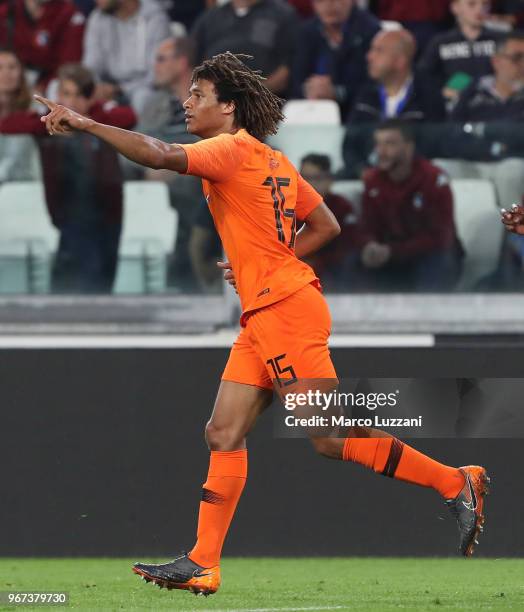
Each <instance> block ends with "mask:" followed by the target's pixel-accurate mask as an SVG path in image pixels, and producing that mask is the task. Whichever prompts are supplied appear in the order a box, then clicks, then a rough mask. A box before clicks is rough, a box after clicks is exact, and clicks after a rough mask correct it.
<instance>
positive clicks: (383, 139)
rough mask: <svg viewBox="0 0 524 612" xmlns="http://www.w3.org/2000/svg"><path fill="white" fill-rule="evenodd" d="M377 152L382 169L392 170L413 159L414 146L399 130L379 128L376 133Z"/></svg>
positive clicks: (379, 165)
mask: <svg viewBox="0 0 524 612" xmlns="http://www.w3.org/2000/svg"><path fill="white" fill-rule="evenodd" d="M375 153H376V154H377V166H378V167H379V168H380V170H383V171H384V172H391V171H393V170H395V169H396V168H397V167H399V166H402V165H404V164H406V163H408V162H410V161H411V160H412V158H413V154H414V147H413V143H411V142H408V141H406V140H404V137H403V135H402V133H401V132H400V131H399V130H379V131H377V132H376V133H375Z"/></svg>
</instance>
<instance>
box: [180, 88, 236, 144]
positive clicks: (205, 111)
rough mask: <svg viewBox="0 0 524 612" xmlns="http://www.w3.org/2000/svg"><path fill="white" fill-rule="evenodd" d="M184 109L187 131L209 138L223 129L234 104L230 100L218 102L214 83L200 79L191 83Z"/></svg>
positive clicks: (233, 108)
mask: <svg viewBox="0 0 524 612" xmlns="http://www.w3.org/2000/svg"><path fill="white" fill-rule="evenodd" d="M184 109H185V111H186V127H187V131H188V132H189V133H190V134H195V135H196V136H200V137H201V138H210V137H211V136H216V135H217V134H220V133H221V132H222V131H223V128H224V126H225V125H226V124H227V123H228V121H229V119H230V118H231V115H232V114H233V113H234V110H235V106H234V104H233V103H232V102H219V101H218V99H217V94H216V90H215V86H214V84H213V83H211V82H210V81H206V80H205V79H200V80H198V81H196V82H195V83H193V84H192V85H191V88H190V90H189V98H188V99H187V100H186V101H185V102H184Z"/></svg>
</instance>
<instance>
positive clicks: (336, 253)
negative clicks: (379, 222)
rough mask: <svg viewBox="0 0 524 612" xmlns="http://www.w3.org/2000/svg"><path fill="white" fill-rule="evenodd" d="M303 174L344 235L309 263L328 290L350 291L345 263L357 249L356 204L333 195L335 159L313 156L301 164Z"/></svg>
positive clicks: (317, 253) (303, 160)
mask: <svg viewBox="0 0 524 612" xmlns="http://www.w3.org/2000/svg"><path fill="white" fill-rule="evenodd" d="M300 174H301V175H302V176H303V177H304V178H305V179H306V181H308V182H309V183H310V184H311V185H313V187H314V188H315V189H316V190H317V191H318V193H319V194H320V195H321V196H322V198H323V199H324V202H325V203H326V205H327V206H328V208H329V209H330V210H331V212H332V213H333V214H334V215H335V217H336V218H337V221H338V224H339V225H340V227H341V230H342V231H341V233H340V235H339V236H337V237H336V238H335V239H334V240H333V241H332V242H330V243H329V244H327V245H326V246H324V247H322V248H321V249H320V250H319V251H317V252H316V253H315V254H314V255H312V256H310V257H308V259H307V263H309V265H310V266H312V267H313V269H314V270H315V272H316V274H317V275H318V276H319V278H320V280H321V281H322V286H323V287H324V288H325V289H326V290H327V291H337V290H344V289H346V287H345V284H344V274H343V269H342V263H343V261H344V260H345V259H346V258H347V256H348V254H349V253H350V252H351V251H352V249H354V248H355V243H356V232H357V215H356V213H355V211H354V209H353V204H352V203H351V202H350V201H349V200H347V199H346V198H343V197H342V196H339V195H335V194H334V193H332V192H331V187H332V185H333V175H332V173H331V160H330V159H329V157H328V156H327V155H320V154H316V153H311V154H309V155H306V156H305V157H304V158H303V159H302V161H301V163H300Z"/></svg>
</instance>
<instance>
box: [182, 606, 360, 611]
mask: <svg viewBox="0 0 524 612" xmlns="http://www.w3.org/2000/svg"><path fill="white" fill-rule="evenodd" d="M348 609H349V608H347V607H346V606H320V607H319V606H313V607H309V608H237V609H234V610H232V609H231V608H228V609H227V610H216V609H209V610H200V612H307V611H311V610H348ZM182 612H183V611H182ZM188 612H194V611H193V610H190V611H188Z"/></svg>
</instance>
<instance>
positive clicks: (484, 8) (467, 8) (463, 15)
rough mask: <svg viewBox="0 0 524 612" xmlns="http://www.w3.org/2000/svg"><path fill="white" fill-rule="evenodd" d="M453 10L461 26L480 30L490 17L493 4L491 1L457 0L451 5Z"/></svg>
mask: <svg viewBox="0 0 524 612" xmlns="http://www.w3.org/2000/svg"><path fill="white" fill-rule="evenodd" d="M451 10H452V11H453V13H454V14H455V17H456V18H457V19H458V21H459V22H460V23H461V24H463V25H466V26H470V27H472V28H478V27H480V26H482V24H483V23H484V20H485V19H486V17H487V16H488V15H489V12H490V10H491V2H490V0H455V2H453V3H452V4H451Z"/></svg>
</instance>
